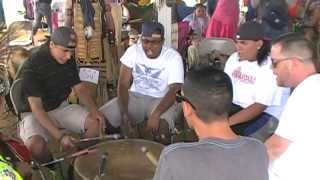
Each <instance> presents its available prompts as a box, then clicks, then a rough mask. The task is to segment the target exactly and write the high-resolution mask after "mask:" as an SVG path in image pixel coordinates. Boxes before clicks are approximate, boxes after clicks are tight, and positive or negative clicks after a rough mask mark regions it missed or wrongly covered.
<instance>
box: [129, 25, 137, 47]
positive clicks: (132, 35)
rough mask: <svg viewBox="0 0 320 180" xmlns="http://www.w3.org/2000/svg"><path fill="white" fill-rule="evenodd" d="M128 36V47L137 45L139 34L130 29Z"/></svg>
mask: <svg viewBox="0 0 320 180" xmlns="http://www.w3.org/2000/svg"><path fill="white" fill-rule="evenodd" d="M128 35H129V46H132V45H134V44H137V43H138V40H139V33H138V31H137V30H136V29H133V28H131V30H130V31H129V33H128Z"/></svg>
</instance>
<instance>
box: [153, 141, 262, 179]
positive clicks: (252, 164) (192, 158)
mask: <svg viewBox="0 0 320 180" xmlns="http://www.w3.org/2000/svg"><path fill="white" fill-rule="evenodd" d="M153 180H268V155H267V151H266V148H265V147H264V145H263V144H262V143H261V142H260V141H258V140H255V139H252V138H248V137H240V138H238V139H236V140H223V139H213V138H210V139H204V140H200V141H199V142H194V143H177V144H172V145H170V146H168V147H166V148H165V149H164V150H163V151H162V153H161V156H160V161H159V165H158V167H157V170H156V173H155V176H154V178H153Z"/></svg>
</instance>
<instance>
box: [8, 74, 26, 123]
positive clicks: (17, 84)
mask: <svg viewBox="0 0 320 180" xmlns="http://www.w3.org/2000/svg"><path fill="white" fill-rule="evenodd" d="M10 99H11V102H12V105H13V109H14V112H15V113H16V115H17V117H18V120H19V121H20V120H21V113H22V112H23V111H24V110H25V109H26V105H25V103H23V97H22V79H17V80H15V81H14V82H13V84H12V85H11V88H10Z"/></svg>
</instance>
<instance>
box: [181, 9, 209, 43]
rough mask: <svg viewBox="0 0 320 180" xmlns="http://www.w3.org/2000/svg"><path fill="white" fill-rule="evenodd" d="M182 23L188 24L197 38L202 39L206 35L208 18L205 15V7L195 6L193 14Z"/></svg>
mask: <svg viewBox="0 0 320 180" xmlns="http://www.w3.org/2000/svg"><path fill="white" fill-rule="evenodd" d="M182 21H183V22H189V27H190V28H191V30H192V31H193V33H195V34H198V36H201V37H204V36H205V35H206V31H207V27H208V22H209V18H208V16H207V14H206V7H205V6H204V5H203V4H196V5H195V10H194V12H193V13H192V14H190V15H188V16H187V17H185V18H184V19H183V20H182Z"/></svg>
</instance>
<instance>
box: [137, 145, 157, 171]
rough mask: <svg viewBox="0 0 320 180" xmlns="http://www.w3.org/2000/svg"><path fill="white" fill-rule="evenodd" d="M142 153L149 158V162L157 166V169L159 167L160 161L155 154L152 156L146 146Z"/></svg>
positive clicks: (143, 147)
mask: <svg viewBox="0 0 320 180" xmlns="http://www.w3.org/2000/svg"><path fill="white" fill-rule="evenodd" d="M141 151H142V152H143V153H144V154H145V155H146V156H147V158H148V159H149V161H150V162H151V163H152V164H153V165H154V166H155V167H157V165H158V160H157V158H156V157H155V156H154V154H152V153H151V152H150V151H149V150H148V149H147V148H146V147H145V146H142V147H141Z"/></svg>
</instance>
